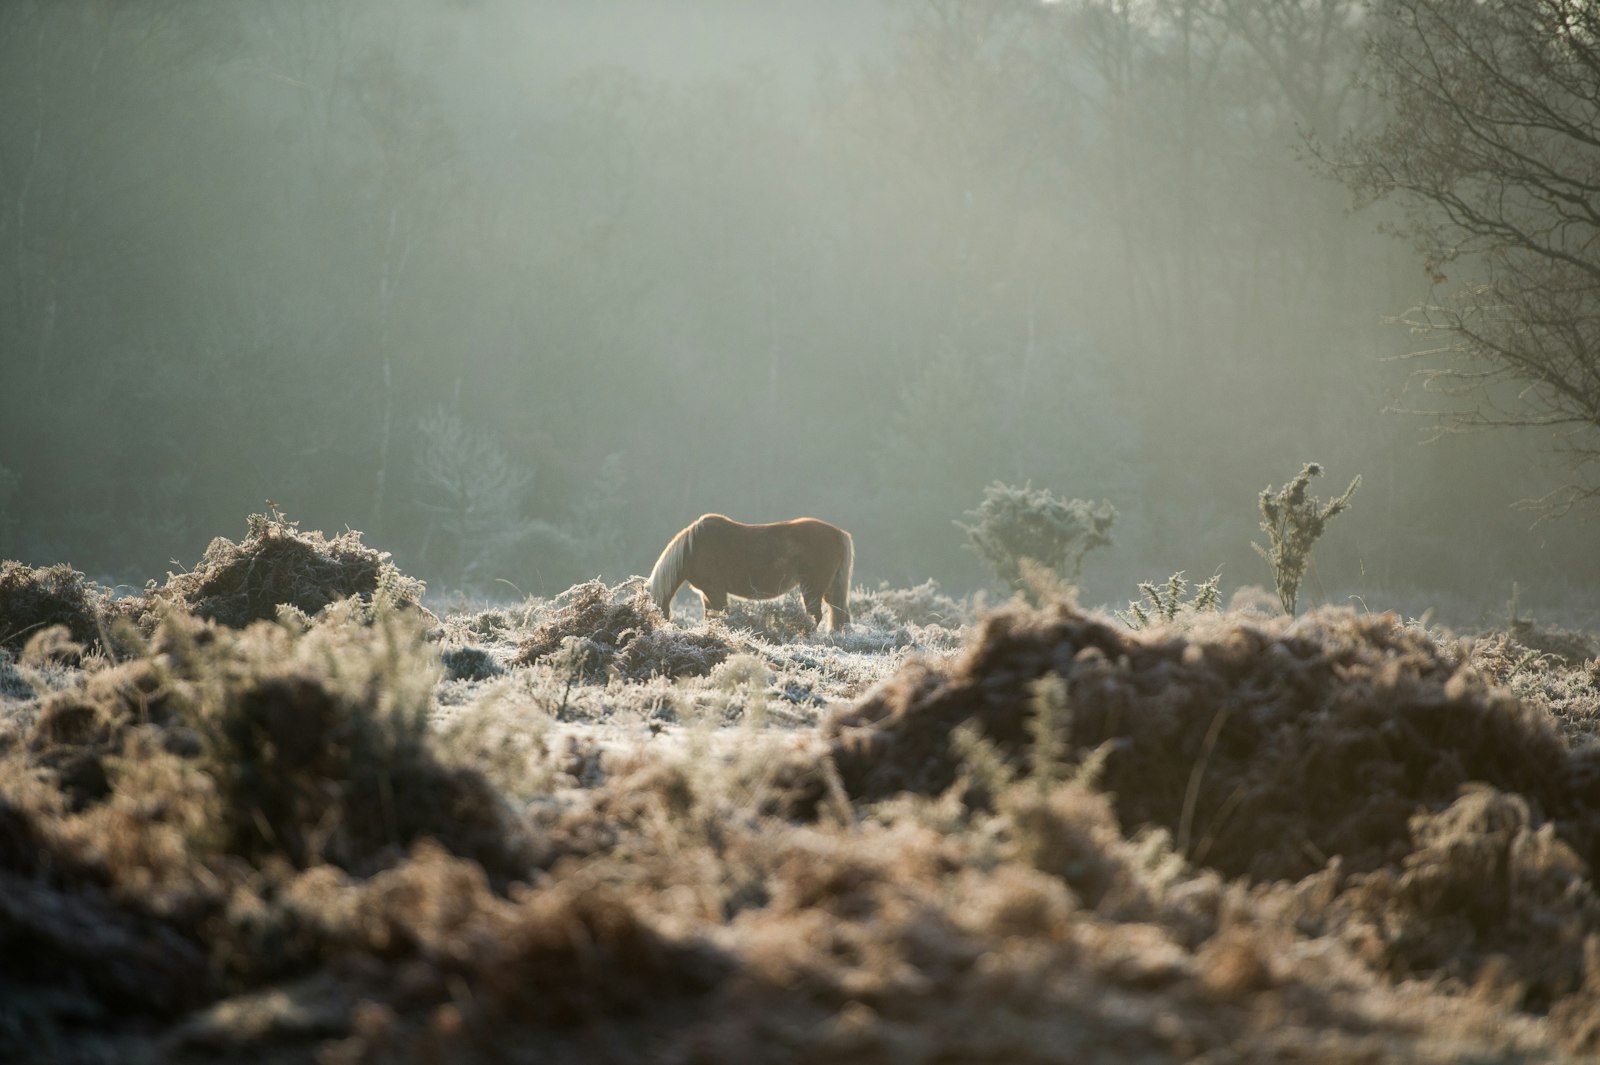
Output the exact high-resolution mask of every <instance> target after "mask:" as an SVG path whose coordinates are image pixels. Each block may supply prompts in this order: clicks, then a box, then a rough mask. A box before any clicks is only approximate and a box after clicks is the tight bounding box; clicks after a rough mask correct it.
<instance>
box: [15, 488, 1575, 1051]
mask: <svg viewBox="0 0 1600 1065" xmlns="http://www.w3.org/2000/svg"><path fill="white" fill-rule="evenodd" d="M419 592H420V589H419V588H417V587H416V586H415V583H414V582H408V581H407V579H406V578H404V577H403V576H402V575H399V574H396V573H393V572H392V567H387V564H386V562H385V560H384V559H383V558H382V557H381V556H379V555H377V553H376V552H372V551H370V549H367V548H365V547H364V546H363V545H361V544H360V543H359V537H354V538H352V536H350V535H347V536H344V537H340V538H337V539H336V540H332V541H330V540H326V539H324V538H322V537H319V536H317V535H316V534H304V533H301V532H299V531H298V530H296V529H294V528H293V527H292V526H290V525H287V524H285V523H282V522H280V521H277V520H269V519H262V520H261V521H260V522H252V526H251V530H250V535H248V536H247V537H246V539H245V540H244V541H243V542H241V543H240V544H231V543H228V542H227V541H219V542H218V543H216V544H213V546H212V549H210V550H208V552H207V557H206V558H205V559H203V560H202V561H201V563H200V564H199V565H197V566H196V567H195V569H194V570H192V571H190V572H189V573H186V574H183V575H180V576H179V577H177V578H174V579H173V580H172V581H169V582H168V584H167V585H165V586H162V587H158V588H151V589H148V590H147V591H146V593H145V595H143V596H136V597H125V598H124V599H119V600H111V599H108V598H106V597H105V596H103V595H102V594H101V593H100V592H99V591H98V590H96V589H94V588H93V587H91V586H88V585H87V584H86V582H84V581H83V580H82V577H81V575H80V574H74V573H73V572H72V571H70V570H68V569H66V568H65V567H55V568H51V569H30V568H28V567H19V566H16V565H14V564H10V563H7V564H5V566H4V567H3V568H0V945H3V946H4V948H5V949H3V950H0V1060H7V1061H10V1060H16V1061H30V1062H31V1061H51V1062H67V1063H73V1062H85V1063H86V1062H102V1061H118V1062H147V1061H148V1062H157V1061H160V1062H167V1061H174V1062H211V1061H230V1062H232V1061H243V1062H256V1061H259V1062H299V1061H306V1062H313V1061H314V1062H319V1063H328V1062H334V1063H342V1062H412V1061H415V1062H422V1061H450V1062H486V1063H487V1062H524V1061H525V1062H573V1063H576V1062H586V1063H588V1062H602V1063H608V1062H618V1063H622V1062H627V1063H634V1062H637V1063H645V1062H650V1063H657V1062H669V1063H681V1065H691V1063H693V1065H713V1063H722V1062H727V1063H733V1062H750V1061H763V1062H791V1063H799V1062H824V1061H825V1062H857V1063H879V1062H882V1063H890V1062H893V1063H903V1062H910V1063H927V1065H932V1063H936V1062H937V1063H941V1065H944V1063H956V1062H970V1063H978V1062H1016V1061H1037V1062H1060V1063H1068V1062H1073V1063H1077V1062H1108V1063H1109V1062H1118V1063H1120V1062H1126V1061H1130V1060H1140V1061H1173V1062H1176V1061H1206V1062H1231V1061H1280V1060H1295V1061H1311V1062H1329V1063H1332V1062H1348V1061H1353V1060H1359V1061H1368V1062H1397V1063H1398V1062H1414V1061H1428V1062H1457V1061H1462V1060H1474V1061H1568V1060H1571V1061H1578V1060H1593V1058H1594V1055H1595V1054H1596V1053H1600V896H1597V893H1596V883H1595V875H1594V869H1595V865H1596V863H1597V861H1600V740H1597V735H1600V640H1597V637H1596V636H1595V635H1594V634H1592V633H1586V632H1575V631H1563V630H1558V629H1552V628H1547V627H1540V626H1537V625H1533V624H1531V623H1526V622H1523V623H1522V624H1520V625H1518V626H1515V627H1510V628H1508V630H1507V631H1486V632H1482V633H1477V634H1473V635H1461V634H1455V633H1451V632H1447V631H1445V630H1442V629H1439V628H1437V627H1431V626H1426V625H1423V624H1419V623H1415V622H1408V621H1406V620H1405V619H1403V618H1401V617H1399V616H1396V615H1391V614H1384V613H1381V612H1374V611H1371V610H1366V611H1354V610H1333V609H1322V610H1317V611H1313V612H1310V613H1308V614H1307V615H1306V616H1303V617H1301V618H1298V619H1287V618H1279V617H1272V616H1269V615H1268V614H1267V613H1265V612H1263V611H1260V610H1250V609H1230V610H1228V611H1225V612H1222V613H1214V612H1206V613H1201V614H1195V613H1192V612H1187V613H1186V612H1180V613H1179V615H1178V616H1177V617H1176V618H1174V619H1173V620H1172V621H1170V622H1164V623H1161V624H1158V625H1155V626H1152V627H1149V628H1145V629H1140V630H1135V629H1132V628H1130V627H1129V626H1128V625H1126V624H1124V623H1122V622H1120V621H1118V620H1116V619H1114V618H1112V617H1109V616H1107V615H1105V614H1103V613H1097V612H1087V613H1086V612H1083V611H1080V610H1078V609H1077V608H1075V607H1073V606H1071V605H1070V604H1067V603H1064V602H1050V603H1047V604H1046V605H1044V606H1042V607H1039V608H1029V607H1025V606H1023V605H1021V604H1009V605H1005V606H1002V607H1001V608H999V609H997V610H978V609H976V608H974V607H973V606H972V605H971V604H964V603H959V602H955V601H952V600H951V599H949V598H948V597H947V596H944V595H942V594H940V592H939V590H938V589H937V588H936V587H934V586H932V585H924V586H922V587H920V588H914V589H874V590H860V591H858V592H857V594H856V597H855V601H854V602H853V604H852V605H853V606H854V607H855V610H856V616H857V624H856V625H854V626H852V627H851V628H850V629H849V630H847V631H845V632H842V633H838V634H829V633H826V632H824V633H815V632H812V631H811V629H810V625H809V622H808V621H805V620H804V619H803V615H801V614H800V612H799V606H798V604H797V603H795V602H793V601H792V600H790V601H778V602H774V603H767V604H751V603H739V604H736V606H735V608H734V609H733V610H731V611H730V612H729V614H728V615H727V616H726V617H723V618H719V619H712V620H711V621H709V622H708V621H707V620H705V619H703V618H700V617H698V616H696V615H695V612H694V611H693V610H692V609H690V610H685V611H682V612H681V613H680V614H679V616H678V617H677V618H675V620H674V621H673V622H671V623H668V622H666V621H664V620H663V619H662V618H661V616H660V614H659V613H658V612H657V611H655V609H654V607H653V606H652V605H651V604H650V603H649V602H648V601H647V600H646V599H644V598H643V597H642V596H641V595H640V594H639V588H638V585H637V582H623V583H621V584H617V585H613V586H608V585H605V584H603V583H600V582H590V583H589V584H585V585H579V586H577V587H575V588H573V589H570V590H569V591H568V592H567V593H565V594H564V595H562V596H560V597H558V598H556V599H554V600H549V601H537V600H530V601H526V602H520V603H514V604H496V605H490V604H473V603H467V602H460V601H458V602H454V603H446V602H437V601H428V602H425V603H419V602H418V599H417V593H419ZM284 604H288V605H287V606H285V605H284Z"/></svg>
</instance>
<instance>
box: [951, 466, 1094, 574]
mask: <svg viewBox="0 0 1600 1065" xmlns="http://www.w3.org/2000/svg"><path fill="white" fill-rule="evenodd" d="M966 514H967V516H968V517H969V518H971V519H972V522H971V524H967V523H965V522H959V521H958V522H956V524H957V525H959V526H960V527H961V528H962V529H963V530H964V531H965V532H966V534H967V545H966V546H967V547H968V548H969V549H970V550H972V551H974V552H976V553H977V555H978V557H979V558H981V559H983V560H984V561H985V562H987V563H988V564H989V565H990V566H991V567H992V568H993V569H994V572H995V576H997V577H999V578H1000V579H1001V580H1002V581H1004V582H1005V583H1006V585H1007V587H1010V588H1013V589H1023V590H1026V587H1025V586H1026V584H1027V581H1025V579H1024V576H1025V574H1024V561H1025V560H1031V561H1033V562H1034V563H1036V564H1038V565H1041V566H1044V567H1046V568H1048V569H1049V570H1051V571H1052V572H1053V573H1054V574H1055V575H1056V576H1058V577H1060V578H1062V579H1064V580H1067V581H1072V580H1076V579H1077V577H1078V575H1079V573H1080V572H1082V569H1083V556H1084V555H1085V554H1087V553H1088V552H1089V551H1091V550H1093V549H1094V548H1096V547H1109V546H1111V526H1112V523H1113V522H1115V521H1116V520H1117V510H1116V508H1115V507H1113V506H1112V505H1111V504H1110V503H1109V502H1107V501H1105V500H1101V501H1100V502H1098V503H1091V502H1088V501H1087V500H1083V499H1061V498H1059V497H1058V496H1055V495H1053V494H1051V493H1050V492H1049V491H1047V490H1045V489H1043V488H1034V487H1033V485H1032V483H1031V482H1030V483H1028V484H1025V485H1023V486H1021V487H1018V486H1016V485H1009V484H1003V483H1002V482H1000V481H995V482H994V483H993V484H991V485H989V487H987V488H985V489H984V490H983V502H982V503H980V504H979V505H978V507H977V509H976V510H969V511H967V512H966Z"/></svg>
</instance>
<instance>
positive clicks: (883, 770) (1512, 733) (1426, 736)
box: [789, 605, 1597, 879]
mask: <svg viewBox="0 0 1600 1065" xmlns="http://www.w3.org/2000/svg"><path fill="white" fill-rule="evenodd" d="M1050 673H1055V674H1057V675H1059V676H1061V677H1062V678H1063V679H1064V680H1065V682H1066V685H1067V690H1068V703H1069V706H1070V718H1071V733H1070V743H1069V745H1068V747H1069V749H1068V751H1067V754H1068V756H1069V757H1073V758H1077V757H1081V756H1082V755H1083V754H1084V753H1085V752H1086V751H1088V750H1091V749H1093V748H1094V747H1096V746H1098V745H1099V744H1101V743H1103V742H1105V741H1108V740H1109V741H1112V742H1113V747H1112V750H1111V752H1110V755H1109V757H1108V758H1107V760H1106V764H1105V767H1104V773H1103V776H1102V778H1101V779H1102V783H1103V784H1104V786H1105V788H1106V790H1108V791H1110V792H1113V793H1114V794H1115V796H1116V808H1117V813H1118V815H1119V817H1120V819H1121V821H1122V824H1123V825H1124V826H1125V827H1128V828H1131V827H1132V826H1136V825H1142V824H1156V825H1162V826H1165V827H1166V828H1167V829H1169V830H1170V831H1171V832H1172V833H1173V835H1174V837H1175V838H1176V841H1177V843H1178V845H1179V847H1180V849H1181V850H1183V851H1184V853H1185V854H1186V855H1187V856H1189V857H1191V858H1193V859H1195V860H1198V861H1203V862H1205V863H1208V864H1210V865H1213V866H1215V867H1216V868H1218V869H1219V870H1222V871H1224V872H1225V873H1228V874H1230V875H1240V874H1243V875H1249V876H1251V877H1254V878H1257V879H1274V878H1284V877H1286V878H1298V877H1301V876H1304V875H1305V874H1307V873H1309V872H1312V871H1314V870H1316V869H1318V868H1320V867H1321V866H1322V865H1323V864H1324V863H1325V862H1326V861H1327V860H1328V858H1329V857H1331V856H1333V855H1342V856H1344V859H1345V863H1346V868H1347V869H1349V870H1351V871H1363V870H1371V869H1375V868H1378V867H1380V866H1382V865H1384V864H1386V863H1390V862H1394V861H1397V860H1399V859H1400V858H1402V857H1403V856H1404V855H1405V854H1406V853H1407V851H1408V850H1409V845H1408V841H1409V820H1410V818H1411V817H1412V815H1413V814H1415V813H1416V812H1417V811H1419V810H1424V809H1434V810H1437V809H1442V808H1443V807H1444V806H1446V805H1448V804H1449V803H1450V802H1451V801H1453V800H1454V798H1455V796H1456V794H1457V792H1458V790H1459V788H1460V787H1461V785H1462V784H1464V783H1466V782H1467V781H1471V780H1484V781H1489V782H1491V783H1493V784H1495V785H1496V786H1497V787H1500V788H1503V789H1506V790H1508V791H1513V792H1516V793H1519V794H1522V795H1524V796H1526V797H1527V798H1528V799H1529V800H1530V801H1531V802H1533V803H1534V804H1536V805H1537V807H1538V808H1539V809H1540V810H1542V811H1544V812H1545V813H1546V814H1548V815H1555V816H1565V817H1568V818H1569V820H1567V821H1564V822H1563V826H1564V829H1563V830H1564V831H1567V832H1569V834H1570V835H1571V838H1572V839H1573V840H1574V845H1575V846H1577V847H1578V848H1579V850H1580V853H1585V854H1592V853H1593V852H1592V850H1591V848H1592V847H1593V846H1594V845H1595V838H1596V827H1597V826H1595V825H1594V824H1593V823H1592V822H1591V821H1590V820H1589V819H1588V817H1589V815H1587V814H1583V813H1582V811H1583V810H1585V809H1592V808H1593V807H1592V805H1590V806H1585V805H1584V804H1583V803H1582V802H1581V801H1580V796H1579V795H1578V793H1577V790H1576V782H1575V780H1574V779H1573V778H1572V777H1571V776H1570V775H1569V759H1568V755H1567V752H1566V750H1565V748H1564V746H1563V744H1562V742H1561V740H1560V739H1559V738H1558V737H1557V735H1556V734H1555V732H1554V731H1553V730H1552V729H1551V727H1550V725H1549V723H1548V722H1547V721H1546V720H1544V719H1543V718H1542V717H1541V716H1539V715H1537V714H1535V713H1533V712H1531V711H1528V710H1525V709H1524V708H1523V707H1522V706H1520V705H1519V704H1518V703H1517V702H1516V701H1515V700H1514V699H1512V698H1510V697H1509V696H1507V695H1506V694H1505V693H1503V692H1499V691H1497V690H1494V689H1491V688H1489V687H1488V686H1487V685H1486V684H1484V683H1483V682H1482V681H1481V680H1479V679H1478V678H1477V677H1476V675H1475V674H1473V673H1472V672H1471V671H1470V670H1468V669H1458V668H1457V667H1456V666H1455V665H1454V664H1452V663H1451V662H1450V661H1449V660H1448V659H1447V658H1446V657H1445V656H1444V655H1443V654H1442V653H1441V652H1440V651H1439V650H1438V649H1437V648H1436V647H1435V646H1434V645H1433V643H1432V642H1431V641H1430V640H1429V639H1428V638H1427V637H1426V636H1425V635H1424V634H1422V633H1420V632H1417V631H1415V630H1412V629H1408V628H1405V627H1403V626H1402V625H1401V624H1399V622H1398V621H1397V620H1396V619H1395V618H1393V617H1392V616H1357V615H1355V614H1353V613H1350V612H1347V611H1331V610H1329V611H1322V612H1318V613H1314V614H1311V615H1308V616H1307V617H1306V618H1303V619H1300V620H1299V621H1291V620H1290V619H1277V620H1272V621H1264V622H1261V623H1256V622H1253V621H1250V622H1241V621H1239V620H1237V619H1230V618H1227V617H1223V618H1220V619H1217V620H1214V621H1209V622H1206V623H1203V624H1201V625H1199V626H1196V627H1195V628H1194V629H1193V630H1192V631H1191V632H1189V633H1186V634H1181V635H1178V634H1173V633H1171V632H1161V631H1156V632H1148V633H1129V632H1127V631H1125V630H1120V629H1117V628H1113V627H1112V626H1110V625H1108V624H1106V623H1104V622H1102V621H1099V620H1096V619H1095V618H1092V617H1088V616H1085V615H1084V614H1081V613H1079V612H1077V611H1076V610H1074V609H1072V608H1070V607H1067V606H1063V605H1057V606H1053V607H1051V608H1048V609H1046V610H1043V611H1038V612H1033V611H1026V610H1023V609H1019V608H1016V607H1011V608H1008V609H1005V610H1001V611H999V612H997V613H995V614H993V615H991V616H990V617H989V618H987V619H986V620H985V622H984V623H983V626H982V628H981V630H980V632H979V633H978V636H977V638H976V639H975V640H974V641H973V643H972V644H971V646H970V648H969V649H968V651H967V652H966V653H965V655H963V656H962V657H961V658H960V659H959V660H958V661H956V662H955V663H954V664H953V665H951V666H949V667H947V668H936V667H934V666H930V665H927V664H921V663H913V664H910V665H908V666H906V667H905V668H904V669H902V671H901V672H900V674H899V675H898V676H897V677H896V678H895V679H894V680H893V681H891V682H890V683H888V684H885V685H884V686H882V687H881V688H880V689H879V690H878V691H876V692H875V693H874V694H872V695H871V696H869V697H868V698H867V699H866V700H865V701H863V702H862V703H860V704H859V705H857V706H856V707H854V708H852V709H850V710H848V711H846V712H843V713H841V714H838V715H836V716H835V717H834V718H832V719H831V720H830V721H829V722H828V724H827V725H826V726H825V732H826V734H827V735H828V736H829V737H830V738H831V749H832V756H833V758H834V761H835V763H836V764H837V766H838V769H839V774H840V777H841V779H842V780H843V782H844V785H845V788H846V790H847V791H848V792H849V794H850V795H852V796H853V797H856V798H862V799H879V798H883V797H886V796H889V795H892V794H894V793H896V792H899V791H914V792H921V793H926V794H932V793H936V792H939V791H941V790H943V789H945V788H947V787H949V786H950V784H951V783H952V782H953V781H954V780H955V777H956V773H957V770H958V759H957V757H956V755H955V753H954V752H953V750H952V748H951V745H950V733H951V730H952V729H954V728H955V727H956V726H957V725H960V724H962V723H963V722H967V721H972V722H975V723H976V724H977V725H978V726H979V727H980V728H981V730H982V733H983V734H984V735H985V736H986V737H987V738H988V739H989V740H990V741H992V742H993V743H995V744H997V745H998V746H999V747H1000V749H1001V750H1003V751H1005V752H1007V754H1008V755H1009V756H1011V757H1012V758H1014V759H1015V760H1016V761H1017V762H1018V763H1020V764H1024V765H1025V764H1027V762H1028V761H1029V758H1030V751H1029V744H1028V727H1027V725H1028V718H1029V714H1030V705H1031V701H1030V685H1031V684H1032V683H1033V682H1034V681H1035V680H1037V679H1038V678H1040V677H1042V676H1045V675H1046V674H1050ZM815 776H816V774H815V773H814V771H813V770H812V769H811V767H809V766H797V767H795V769H794V771H793V772H792V774H791V776H790V778H789V779H790V781H791V785H792V787H791V791H790V797H791V803H792V806H791V808H792V809H793V810H796V811H800V812H803V811H805V810H807V809H811V808H814V806H815V804H816V803H817V802H818V801H819V800H820V797H821V792H822V784H821V782H820V781H818V780H816V779H815Z"/></svg>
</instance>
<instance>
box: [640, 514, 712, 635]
mask: <svg viewBox="0 0 1600 1065" xmlns="http://www.w3.org/2000/svg"><path fill="white" fill-rule="evenodd" d="M699 527H700V522H699V521H695V522H694V523H693V524H691V525H690V526H689V527H688V528H686V529H684V530H683V531H682V532H680V533H678V535H677V536H674V537H673V538H672V539H671V540H669V541H667V546H666V547H664V548H662V550H661V557H660V558H658V559H656V564H655V567H654V568H653V569H651V570H650V583H649V588H650V598H651V599H653V600H655V604H656V608H657V609H659V610H660V611H661V612H662V613H663V614H665V613H666V612H667V603H668V601H669V600H670V599H671V597H672V593H673V592H675V591H677V590H678V585H680V584H682V583H683V567H684V565H685V563H686V562H687V560H688V558H689V552H690V551H692V550H693V549H694V531H695V530H696V529H698V528H699Z"/></svg>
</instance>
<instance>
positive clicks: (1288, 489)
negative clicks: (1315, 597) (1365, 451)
mask: <svg viewBox="0 0 1600 1065" xmlns="http://www.w3.org/2000/svg"><path fill="white" fill-rule="evenodd" d="M1321 474H1322V465H1321V464H1320V463H1316V462H1308V463H1306V464H1305V466H1304V467H1303V468H1302V469H1301V470H1300V473H1299V475H1298V476H1296V477H1295V479H1294V480H1292V481H1290V482H1289V483H1288V484H1286V485H1284V486H1283V487H1282V488H1280V489H1278V491H1277V492H1276V493H1274V492H1273V491H1272V486H1271V485H1268V486H1267V487H1265V488H1263V489H1262V490H1261V498H1260V505H1261V529H1262V531H1263V532H1265V533H1266V534H1267V540H1268V546H1267V547H1262V546H1261V545H1260V544H1257V543H1252V544H1251V545H1250V546H1251V547H1253V548H1255V549H1256V554H1258V555H1260V556H1261V557H1262V558H1264V559H1266V561H1267V565H1268V566H1271V567H1272V580H1273V583H1274V584H1275V585H1276V586H1277V589H1278V602H1280V603H1282V604H1283V612H1284V613H1285V614H1288V615H1289V616H1290V617H1293V616H1294V611H1295V601H1296V599H1297V598H1298V597H1299V594H1300V578H1302V577H1304V576H1305V572H1306V567H1307V566H1309V565H1310V564H1311V546H1312V545H1313V544H1315V543H1316V542H1317V539H1318V538H1319V537H1321V536H1322V532H1323V530H1324V529H1325V528H1327V525H1328V522H1329V521H1330V520H1332V518H1333V516H1334V515H1336V514H1338V513H1340V512H1341V511H1343V510H1344V509H1345V508H1346V507H1348V506H1349V505H1350V497H1351V496H1352V495H1354V494H1355V491H1356V488H1357V487H1358V486H1359V485H1360V484H1361V478H1360V476H1357V477H1356V478H1355V479H1354V480H1353V481H1351V482H1350V487H1349V488H1346V489H1345V490H1344V494H1343V495H1341V496H1339V497H1338V498H1337V499H1333V500H1330V501H1329V502H1327V503H1324V502H1322V501H1321V500H1320V499H1318V498H1317V497H1316V496H1308V495H1307V494H1306V486H1307V485H1309V484H1310V483H1311V478H1313V477H1318V476H1321Z"/></svg>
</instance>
